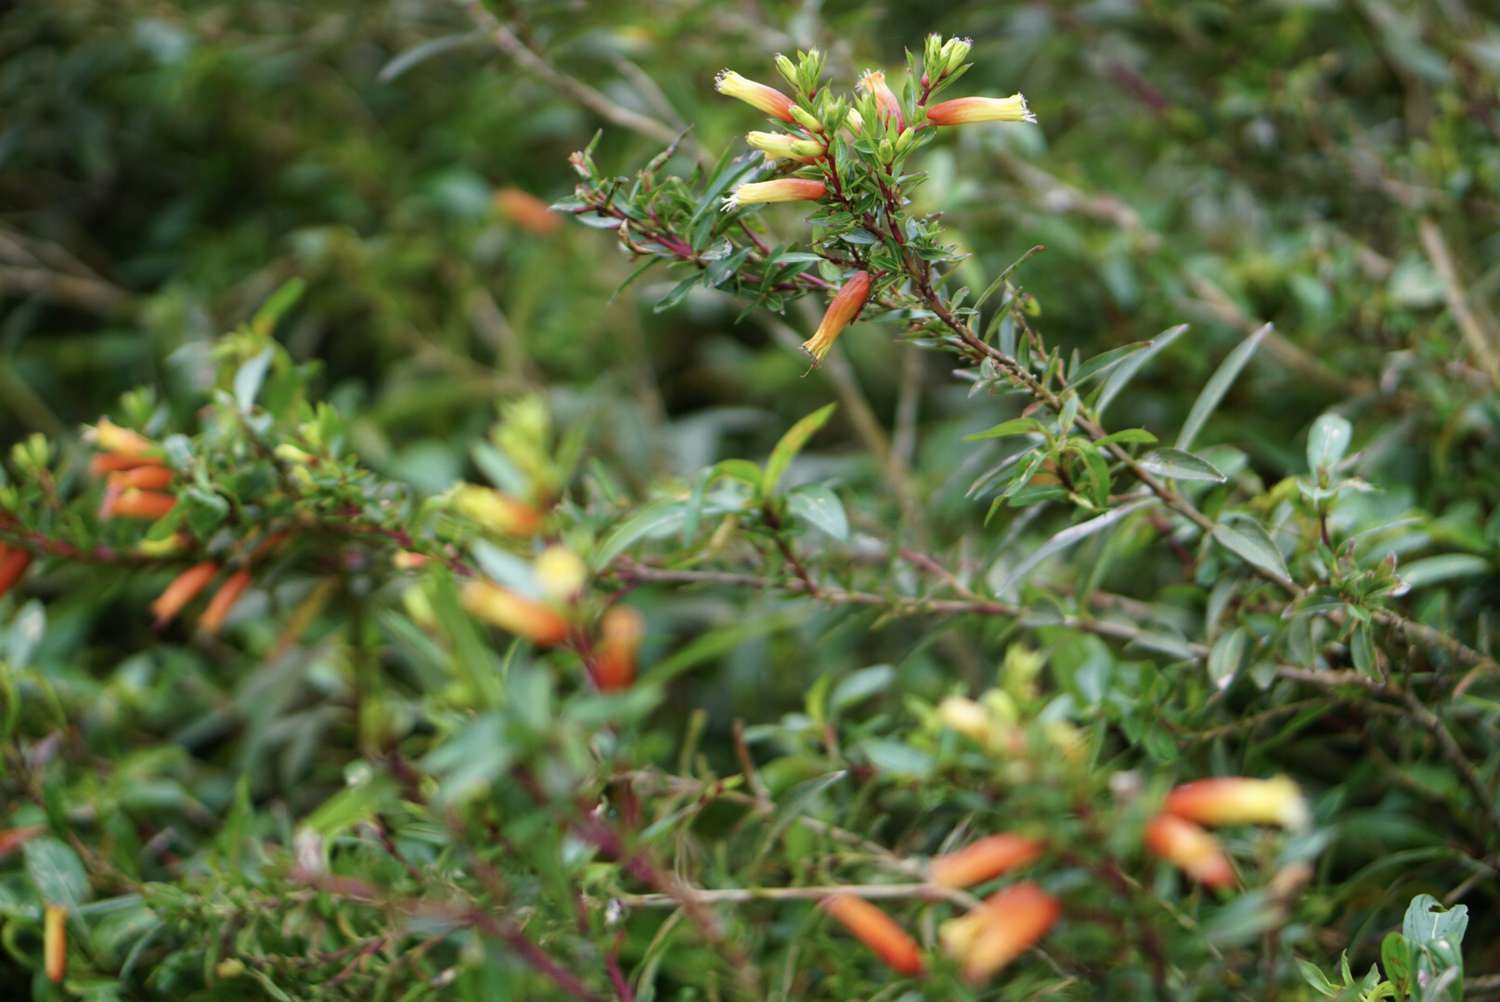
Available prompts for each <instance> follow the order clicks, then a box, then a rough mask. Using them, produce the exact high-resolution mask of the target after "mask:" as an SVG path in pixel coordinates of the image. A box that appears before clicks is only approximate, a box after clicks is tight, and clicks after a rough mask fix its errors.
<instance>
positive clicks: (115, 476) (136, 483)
mask: <svg viewBox="0 0 1500 1002" xmlns="http://www.w3.org/2000/svg"><path fill="white" fill-rule="evenodd" d="M171 482H172V471H171V470H169V469H167V468H166V467H165V466H137V467H134V468H132V469H129V470H119V471H117V472H115V473H111V474H110V475H109V486H110V487H112V488H114V489H116V490H124V489H126V488H127V487H140V488H142V489H145V490H156V489H159V488H162V487H166V486H167V485H168V484H170V483H171Z"/></svg>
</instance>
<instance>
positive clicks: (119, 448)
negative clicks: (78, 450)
mask: <svg viewBox="0 0 1500 1002" xmlns="http://www.w3.org/2000/svg"><path fill="white" fill-rule="evenodd" d="M87 438H88V439H89V440H90V441H92V442H93V443H94V444H95V445H97V446H98V447H99V448H101V449H103V450H104V451H105V452H113V453H116V454H117V455H121V456H136V457H144V456H145V455H146V454H147V453H149V452H150V451H151V450H152V449H155V448H156V445H155V444H154V443H153V442H152V441H151V440H150V439H149V438H147V437H146V436H144V435H142V434H140V433H139V432H134V431H131V430H130V429H129V428H121V427H120V426H119V425H117V424H115V423H114V422H113V421H111V420H110V419H109V418H101V419H100V420H99V423H98V424H96V425H94V427H93V428H91V429H89V432H88V435H87Z"/></svg>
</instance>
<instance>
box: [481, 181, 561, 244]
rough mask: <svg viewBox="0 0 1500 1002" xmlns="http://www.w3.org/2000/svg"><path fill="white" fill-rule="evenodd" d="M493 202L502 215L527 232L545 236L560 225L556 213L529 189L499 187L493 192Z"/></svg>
mask: <svg viewBox="0 0 1500 1002" xmlns="http://www.w3.org/2000/svg"><path fill="white" fill-rule="evenodd" d="M494 202H495V209H496V210H497V211H498V212H499V213H500V214H501V215H502V216H504V217H505V218H506V219H509V220H510V221H511V222H512V223H515V224H516V225H517V226H519V227H520V228H521V229H523V230H525V231H526V232H528V233H535V234H537V235H538V236H546V235H547V234H549V233H554V232H556V231H557V228H558V227H559V226H561V225H562V219H560V218H559V217H558V215H557V213H555V212H553V211H552V210H551V209H550V208H548V207H547V203H546V202H544V201H542V200H541V199H540V198H537V197H536V196H535V195H533V194H532V193H531V192H529V191H522V190H521V189H520V188H516V187H510V186H507V187H504V188H500V189H499V190H497V191H496V192H495V196H494Z"/></svg>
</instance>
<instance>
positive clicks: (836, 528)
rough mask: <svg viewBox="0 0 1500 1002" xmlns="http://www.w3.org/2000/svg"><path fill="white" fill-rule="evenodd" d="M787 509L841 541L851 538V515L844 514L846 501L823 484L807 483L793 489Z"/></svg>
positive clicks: (788, 499) (788, 496) (788, 497)
mask: <svg viewBox="0 0 1500 1002" xmlns="http://www.w3.org/2000/svg"><path fill="white" fill-rule="evenodd" d="M787 510H788V511H790V512H791V513H792V515H793V517H795V518H798V519H801V520H802V521H804V522H806V523H808V524H809V525H813V526H816V527H817V528H819V529H822V530H823V531H824V532H826V533H828V535H830V536H832V537H833V538H834V539H837V540H838V541H839V542H841V543H842V542H845V541H847V540H848V539H849V517H848V516H847V515H846V514H844V503H843V502H842V501H840V500H839V497H838V495H837V494H835V493H833V491H831V490H829V489H828V488H827V487H824V486H823V485H822V484H807V485H805V486H803V487H798V488H797V489H796V490H794V491H792V492H791V494H789V495H787Z"/></svg>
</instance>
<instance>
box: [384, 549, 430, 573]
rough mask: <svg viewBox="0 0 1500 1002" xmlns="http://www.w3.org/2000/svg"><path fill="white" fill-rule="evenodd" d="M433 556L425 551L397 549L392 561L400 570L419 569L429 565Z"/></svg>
mask: <svg viewBox="0 0 1500 1002" xmlns="http://www.w3.org/2000/svg"><path fill="white" fill-rule="evenodd" d="M430 559H431V558H430V557H428V556H427V554H425V553H417V552H415V551H413V550H397V551H396V552H395V553H394V554H393V555H392V556H391V563H392V564H393V565H395V568H396V570H398V571H418V570H421V569H422V568H423V567H426V566H427V562H428V561H429V560H430Z"/></svg>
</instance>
